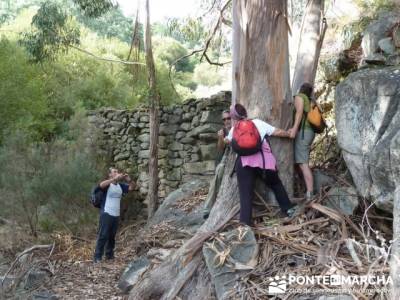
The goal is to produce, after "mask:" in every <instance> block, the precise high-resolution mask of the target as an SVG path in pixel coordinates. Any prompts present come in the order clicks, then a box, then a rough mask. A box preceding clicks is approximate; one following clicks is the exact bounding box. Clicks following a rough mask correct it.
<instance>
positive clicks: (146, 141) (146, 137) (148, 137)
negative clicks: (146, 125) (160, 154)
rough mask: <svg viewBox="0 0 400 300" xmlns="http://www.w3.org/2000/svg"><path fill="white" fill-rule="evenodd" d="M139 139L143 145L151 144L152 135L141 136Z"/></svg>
mask: <svg viewBox="0 0 400 300" xmlns="http://www.w3.org/2000/svg"><path fill="white" fill-rule="evenodd" d="M137 139H138V140H139V141H141V142H142V143H150V135H149V134H147V133H145V134H141V135H139V136H138V137H137Z"/></svg>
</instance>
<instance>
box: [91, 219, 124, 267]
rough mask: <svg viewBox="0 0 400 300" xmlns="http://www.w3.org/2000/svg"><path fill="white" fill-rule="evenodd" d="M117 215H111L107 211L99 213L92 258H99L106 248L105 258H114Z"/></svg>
mask: <svg viewBox="0 0 400 300" xmlns="http://www.w3.org/2000/svg"><path fill="white" fill-rule="evenodd" d="M118 222H119V217H113V216H111V215H109V214H108V213H105V212H102V213H101V214H100V222H99V231H98V235H97V243H96V250H95V252H94V259H95V260H101V259H102V257H103V253H104V247H105V248H106V258H107V259H112V258H114V247H115V235H116V234H117V230H118Z"/></svg>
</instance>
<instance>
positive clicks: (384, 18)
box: [361, 12, 400, 57]
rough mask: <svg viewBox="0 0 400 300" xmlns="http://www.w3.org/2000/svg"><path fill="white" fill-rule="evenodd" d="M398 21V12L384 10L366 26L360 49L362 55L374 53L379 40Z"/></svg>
mask: <svg viewBox="0 0 400 300" xmlns="http://www.w3.org/2000/svg"><path fill="white" fill-rule="evenodd" d="M399 21H400V13H396V12H385V13H382V14H381V15H380V16H379V19H378V20H376V21H374V22H372V23H371V24H369V25H368V26H367V28H366V29H365V31H364V34H363V40H362V45H361V46H362V49H363V53H364V57H367V56H370V55H372V54H374V53H375V52H376V51H377V50H378V48H379V41H380V40H381V39H383V38H385V37H387V34H388V32H389V30H390V29H391V28H392V27H393V26H394V25H395V24H396V23H397V22H399Z"/></svg>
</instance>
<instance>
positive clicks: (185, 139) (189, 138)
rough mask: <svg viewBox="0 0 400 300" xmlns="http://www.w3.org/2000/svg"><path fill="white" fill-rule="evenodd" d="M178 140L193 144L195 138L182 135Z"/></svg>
mask: <svg viewBox="0 0 400 300" xmlns="http://www.w3.org/2000/svg"><path fill="white" fill-rule="evenodd" d="M180 142H181V143H182V144H190V145H193V144H194V143H195V142H196V140H195V139H194V138H191V137H184V138H182V139H181V140H180Z"/></svg>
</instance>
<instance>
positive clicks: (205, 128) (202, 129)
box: [188, 123, 221, 137]
mask: <svg viewBox="0 0 400 300" xmlns="http://www.w3.org/2000/svg"><path fill="white" fill-rule="evenodd" d="M220 129H221V124H215V123H210V124H204V125H201V126H199V127H196V128H195V129H193V130H192V131H190V132H188V136H189V137H196V136H198V135H199V134H201V133H214V134H216V133H217V132H218V130H220Z"/></svg>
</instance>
